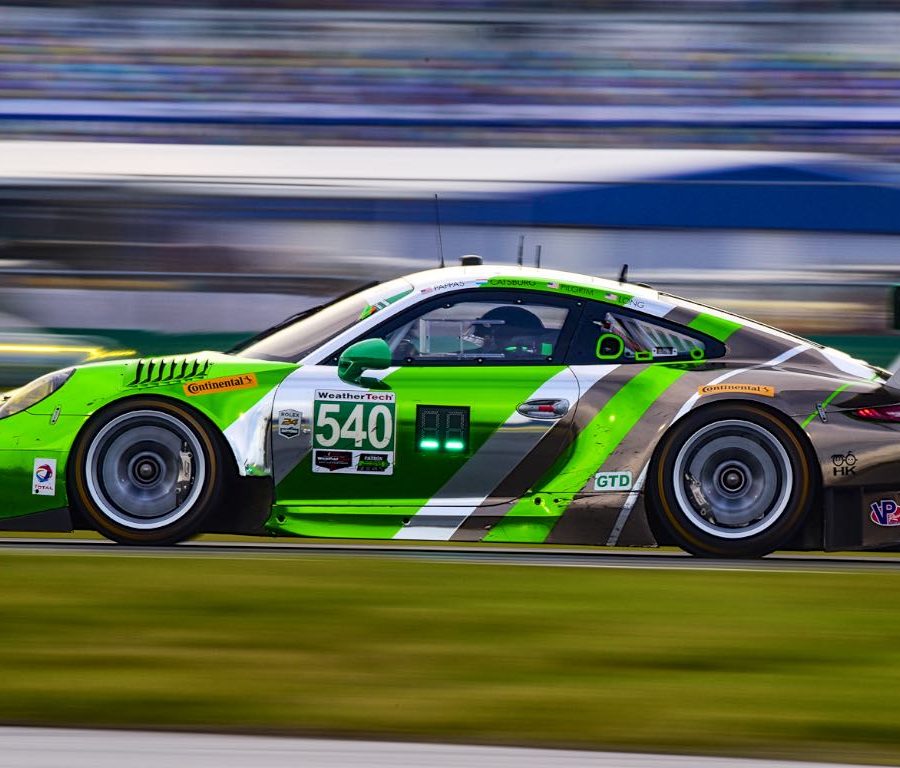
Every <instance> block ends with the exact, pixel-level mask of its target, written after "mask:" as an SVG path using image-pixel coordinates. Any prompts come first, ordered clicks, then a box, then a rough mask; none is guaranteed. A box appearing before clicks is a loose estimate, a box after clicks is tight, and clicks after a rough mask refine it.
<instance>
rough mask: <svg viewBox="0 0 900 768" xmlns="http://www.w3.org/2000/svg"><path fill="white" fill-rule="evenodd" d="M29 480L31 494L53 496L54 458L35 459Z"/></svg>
mask: <svg viewBox="0 0 900 768" xmlns="http://www.w3.org/2000/svg"><path fill="white" fill-rule="evenodd" d="M31 482H32V485H31V493H32V494H33V495H35V496H55V495H56V459H35V460H34V471H33V472H32V475H31Z"/></svg>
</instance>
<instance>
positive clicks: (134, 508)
mask: <svg viewBox="0 0 900 768" xmlns="http://www.w3.org/2000/svg"><path fill="white" fill-rule="evenodd" d="M85 468H86V481H87V487H88V492H89V493H90V495H91V498H92V500H93V501H94V503H95V504H96V505H97V507H98V508H99V509H100V511H101V512H102V513H103V514H104V515H106V516H107V517H108V518H110V519H111V520H113V521H115V522H117V523H119V524H121V525H124V526H127V527H129V528H137V529H142V530H149V529H154V528H162V527H163V526H166V525H170V524H171V523H174V522H175V521H177V520H180V519H181V518H182V517H184V516H185V515H186V514H188V512H190V511H191V509H192V508H193V506H194V504H195V503H196V501H197V498H198V497H199V496H200V493H201V491H202V490H203V485H204V482H205V480H206V457H205V454H204V453H203V448H202V446H201V444H200V440H199V438H198V437H197V435H196V434H195V433H194V431H193V430H191V429H190V428H189V427H188V426H187V425H186V424H184V423H183V422H182V421H181V420H179V419H177V418H175V417H174V416H170V415H169V414H167V413H163V412H161V411H147V410H144V411H133V412H132V413H126V414H123V415H122V416H119V417H117V418H115V419H113V420H112V421H110V422H109V423H108V424H106V425H105V426H104V427H103V429H101V430H100V431H99V432H98V433H97V435H96V437H95V438H94V439H93V441H92V442H91V446H90V448H89V449H88V452H87V456H86V457H85Z"/></svg>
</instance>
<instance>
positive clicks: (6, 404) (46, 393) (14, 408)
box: [0, 368, 75, 419]
mask: <svg viewBox="0 0 900 768" xmlns="http://www.w3.org/2000/svg"><path fill="white" fill-rule="evenodd" d="M73 373H75V369H74V368H64V369H63V370H61V371H53V373H48V374H47V375H45V376H41V377H40V378H39V379H35V380H34V381H32V382H31V383H30V384H26V385H25V386H24V387H19V388H18V389H14V390H13V391H12V392H9V393H7V394H6V395H4V396H3V397H0V419H5V418H6V417H7V416H12V415H13V414H16V413H20V412H21V411H24V410H26V409H27V408H31V406H32V405H35V404H36V403H39V402H41V400H43V399H44V398H47V397H50V395H52V394H53V393H54V392H56V390H58V389H59V388H60V387H61V386H62V385H63V384H65V383H66V382H67V381H68V380H69V378H70V377H71V376H72V374H73Z"/></svg>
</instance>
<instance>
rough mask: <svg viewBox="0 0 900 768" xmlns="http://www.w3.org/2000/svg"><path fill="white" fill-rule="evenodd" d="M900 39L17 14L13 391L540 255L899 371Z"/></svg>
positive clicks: (3, 43) (630, 17)
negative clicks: (392, 285) (359, 290)
mask: <svg viewBox="0 0 900 768" xmlns="http://www.w3.org/2000/svg"><path fill="white" fill-rule="evenodd" d="M898 40H900V3H893V2H868V3H866V2H811V1H810V2H804V1H802V0H798V1H797V2H775V1H774V0H771V1H770V0H748V1H746V2H728V1H727V0H721V1H717V0H709V1H708V2H688V1H686V2H677V1H672V0H670V1H669V2H615V1H610V2H589V1H588V0H584V1H583V2H569V3H557V4H555V5H554V6H553V7H552V9H549V8H548V6H546V5H545V4H543V3H537V2H529V1H527V0H498V1H497V2H493V3H490V4H482V3H475V2H468V1H461V2H447V1H445V2H439V1H438V0H419V1H417V2H393V3H384V2H375V1H372V2H363V1H362V0H358V1H357V2H343V3H327V4H326V3H315V2H306V3H289V2H261V3H260V2H257V3H254V4H253V5H252V6H248V5H242V4H238V3H230V2H218V3H202V4H201V3H197V4H194V3H177V4H175V3H153V4H146V5H139V4H120V3H114V2H108V3H96V4H73V3H44V4H41V5H34V4H26V3H21V4H17V3H12V4H5V5H3V6H2V7H0V200H2V204H0V331H2V333H0V386H11V385H13V384H16V383H19V382H21V381H22V380H25V379H27V378H30V377H31V376H32V375H34V374H35V373H37V372H39V371H41V370H46V369H49V368H55V367H59V366H60V365H63V364H66V363H68V362H71V361H74V360H83V359H98V358H100V357H102V356H104V355H107V354H116V353H128V354H130V353H131V351H135V352H140V353H154V354H155V353H161V352H166V351H172V352H174V351H183V350H187V349H190V348H196V347H206V348H225V347H227V346H229V345H230V344H231V343H232V342H233V341H235V340H236V339H238V338H240V337H241V336H243V335H247V334H250V333H253V332H255V331H257V330H259V329H260V328H262V327H265V326H267V325H269V324H271V323H273V322H275V321H277V320H278V319H280V318H281V317H283V316H286V315H288V314H291V313H293V312H296V311H299V310H301V309H303V308H304V307H306V306H308V305H309V304H311V303H318V302H320V301H322V300H323V299H327V298H329V297H331V296H334V295H336V294H338V293H342V292H344V291H346V290H348V289H350V288H352V287H353V286H354V285H358V284H361V283H363V282H367V281H369V280H371V279H373V278H376V279H388V278H390V277H392V276H395V275H397V274H401V273H403V272H408V271H411V270H415V269H420V268H427V267H429V266H435V265H436V264H437V263H438V260H439V252H438V250H439V242H442V244H443V251H444V255H445V256H446V258H447V261H448V262H454V261H455V260H456V259H457V258H458V256H460V255H461V254H463V253H470V252H477V253H480V254H481V255H483V256H484V257H485V259H486V260H487V261H489V262H494V263H497V262H507V263H510V264H512V263H514V262H515V259H516V254H517V249H518V243H519V239H520V238H521V237H524V238H525V254H526V260H527V261H531V259H532V256H533V253H534V249H535V246H537V245H541V246H542V250H543V263H544V264H545V265H547V266H552V267H557V268H567V269H573V270H576V271H583V272H587V273H591V274H599V275H608V276H611V277H612V276H615V275H617V274H618V270H619V268H620V266H621V264H623V263H628V264H630V266H631V275H632V278H633V279H635V280H640V281H643V282H650V283H652V284H653V285H655V286H658V287H661V288H664V289H667V290H670V291H672V292H676V293H681V294H684V295H687V296H689V297H693V298H700V299H702V300H705V301H707V302H710V303H715V304H718V305H721V306H724V307H725V308H728V309H731V310H733V311H736V312H738V313H740V314H746V315H750V316H752V317H754V318H757V319H760V320H763V321H765V322H769V323H772V324H776V325H779V326H782V327H785V328H786V329H788V330H791V331H795V332H798V333H801V334H804V335H809V336H812V337H813V338H815V339H817V340H821V341H824V342H827V343H829V344H833V345H834V346H838V347H840V348H843V349H846V350H847V351H849V352H851V353H853V354H856V355H860V356H863V357H866V358H868V359H870V360H871V361H872V362H875V363H878V364H880V365H883V366H886V367H891V366H893V365H895V364H896V363H895V361H896V360H897V356H898V355H900V335H898V330H897V329H898V318H897V315H898V313H900V300H898V296H897V290H896V287H895V286H896V284H897V283H900V250H898V246H900V239H898V234H900V217H898V215H897V213H898V211H900V183H898V182H900V175H898V168H897V166H896V165H895V163H896V162H898V160H900V130H898V129H900V46H898V45H897V41H898ZM435 196H437V200H435ZM438 221H440V229H441V237H440V238H438V237H437V228H438V225H437V222H438Z"/></svg>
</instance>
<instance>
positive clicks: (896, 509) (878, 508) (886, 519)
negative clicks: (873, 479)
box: [869, 499, 900, 527]
mask: <svg viewBox="0 0 900 768" xmlns="http://www.w3.org/2000/svg"><path fill="white" fill-rule="evenodd" d="M869 519H870V520H871V521H872V522H873V523H875V525H882V526H885V527H894V526H895V525H900V505H898V504H897V502H896V501H894V499H881V501H873V502H872V503H871V504H870V505H869Z"/></svg>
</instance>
